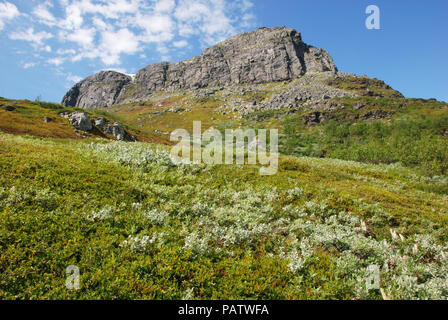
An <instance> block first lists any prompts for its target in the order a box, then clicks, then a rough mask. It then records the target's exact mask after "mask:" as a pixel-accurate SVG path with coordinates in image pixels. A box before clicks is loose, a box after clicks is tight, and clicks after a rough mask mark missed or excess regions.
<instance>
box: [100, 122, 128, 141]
mask: <svg viewBox="0 0 448 320" xmlns="http://www.w3.org/2000/svg"><path fill="white" fill-rule="evenodd" d="M94 123H95V126H96V127H97V128H98V129H100V130H101V131H103V132H104V133H107V134H111V135H113V136H114V137H115V138H116V139H117V140H118V141H136V139H135V137H133V136H131V135H130V134H129V133H127V132H126V130H124V128H123V126H122V125H121V124H120V123H118V122H114V123H113V124H110V123H109V122H108V121H107V119H106V118H103V117H100V118H95V120H94Z"/></svg>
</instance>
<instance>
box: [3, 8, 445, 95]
mask: <svg viewBox="0 0 448 320" xmlns="http://www.w3.org/2000/svg"><path fill="white" fill-rule="evenodd" d="M368 5H376V6H378V7H379V8H380V10H381V15H380V17H381V29H380V30H368V29H367V28H366V27H365V20H366V18H367V16H368V15H367V14H366V13H365V11H366V7H367V6H368ZM447 12H448V1H446V0H431V1H417V0H393V1H391V0H370V1H364V0H338V1H334V0H313V1H311V0H306V1H305V0H276V1H272V0H107V1H106V0H54V1H50V0H8V1H5V0H0V41H1V43H2V50H0V68H1V75H0V96H3V97H7V98H26V99H30V100H34V99H35V98H36V97H38V96H40V98H41V99H42V100H46V101H53V102H60V100H61V99H62V96H63V95H64V94H65V92H66V91H67V90H68V89H69V88H70V87H71V86H72V85H73V84H74V83H76V82H77V81H79V80H81V79H83V78H85V77H87V76H89V75H91V74H93V73H95V72H98V71H100V70H117V71H121V72H124V73H128V74H132V73H135V72H136V71H138V70H139V69H141V68H142V67H144V66H146V65H148V64H151V63H155V62H159V61H179V60H184V59H186V58H189V57H191V56H194V55H199V54H200V53H201V51H202V49H204V48H205V47H208V46H210V45H212V44H214V43H216V42H218V41H220V40H222V39H224V38H227V37H229V36H231V35H233V34H236V33H239V32H243V31H250V30H252V29H255V28H257V27H262V26H267V27H273V26H282V25H285V26H288V27H292V28H295V29H296V30H298V31H300V32H301V33H302V37H303V40H304V41H305V42H306V43H308V44H311V45H314V46H317V47H321V48H324V49H326V50H328V51H329V52H330V54H331V55H332V57H333V58H334V60H335V63H336V65H337V66H338V68H339V70H340V71H343V72H353V73H357V74H366V75H368V76H371V77H376V78H379V79H382V80H384V81H386V83H388V84H390V85H391V86H392V87H394V88H395V89H397V90H399V91H401V92H402V93H403V94H405V95H406V96H409V97H422V98H437V99H439V100H443V101H448V90H447V89H448V81H447V76H448V59H447V52H448V41H447V31H448V19H446V16H447Z"/></svg>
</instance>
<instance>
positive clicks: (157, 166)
mask: <svg viewBox="0 0 448 320" xmlns="http://www.w3.org/2000/svg"><path fill="white" fill-rule="evenodd" d="M346 80H347V79H346ZM331 85H333V86H336V87H339V88H343V89H344V90H348V91H353V92H356V93H357V94H360V96H357V97H342V98H334V99H331V100H330V101H328V102H327V104H326V105H325V106H323V107H322V108H321V109H316V108H314V109H313V110H311V109H309V108H307V107H306V106H302V107H301V108H298V109H297V110H294V112H291V109H290V108H285V109H279V110H254V111H253V112H250V113H248V114H241V113H239V111H238V110H235V111H233V110H230V111H229V110H227V109H225V108H223V105H224V104H225V103H228V102H225V101H223V96H222V94H223V91H221V92H220V91H217V92H215V93H212V94H210V95H208V96H206V97H196V96H195V95H194V94H192V93H191V92H184V91H177V92H173V93H172V94H171V95H170V94H166V93H161V94H158V95H157V96H154V101H148V102H145V103H131V104H125V105H117V106H113V107H110V108H108V109H93V110H87V111H86V110H82V111H83V112H87V113H88V115H89V116H90V117H91V118H95V117H97V116H102V117H106V118H107V119H110V120H113V121H119V122H120V123H122V124H123V125H124V126H125V127H126V129H127V130H128V131H129V132H131V133H132V134H133V135H134V136H135V137H137V139H138V140H139V141H140V142H135V143H125V142H117V141H111V140H113V137H111V136H107V135H102V134H100V133H99V132H97V131H95V130H93V131H92V132H89V133H85V134H83V135H81V136H80V135H79V134H77V132H76V131H74V130H73V127H72V126H71V125H70V124H69V123H68V120H67V119H63V118H61V117H59V114H60V113H61V112H67V111H81V110H80V109H76V108H67V107H63V106H61V105H57V104H48V103H45V102H40V101H36V102H30V101H25V100H22V101H11V100H7V99H0V105H1V108H0V130H1V133H0V252H1V254H0V298H1V299H37V298H40V299H446V298H447V297H448V270H447V269H448V259H447V255H448V196H447V194H448V177H447V163H448V143H447V139H448V138H447V135H448V116H447V110H448V108H447V104H445V103H442V102H438V101H434V100H421V99H406V98H404V97H402V96H400V95H397V94H394V93H393V92H391V89H389V88H387V87H384V85H383V84H382V83H378V84H377V83H376V82H372V83H367V84H365V83H363V82H362V81H361V83H359V82H358V81H357V80H350V79H348V80H347V82H344V81H342V80H334V82H331ZM366 85H367V86H368V87H370V88H371V89H369V90H370V91H369V92H365V86H366ZM376 85H378V86H379V89H375V86H376ZM285 86H287V84H284V83H270V84H263V85H260V87H259V88H262V90H259V91H257V92H255V93H245V94H242V95H241V96H238V97H236V98H235V97H234V98H235V99H243V101H245V100H244V99H247V101H245V102H250V101H254V100H253V99H255V101H256V102H257V103H258V102H260V103H262V102H263V101H264V99H268V98H269V97H270V96H271V95H273V94H274V93H275V92H276V91H277V90H280V89H281V88H283V87H285ZM363 92H364V93H363ZM372 92H373V93H372ZM224 93H225V92H224ZM376 93H378V94H379V95H381V96H376ZM389 93H390V94H389ZM226 99H229V98H228V97H227V98H226ZM7 106H12V107H13V108H6V107H7ZM329 106H330V108H329ZM331 106H334V107H331ZM6 109H8V110H6ZM182 109H183V110H182ZM166 110H171V111H166ZM181 110H182V111H181ZM315 112H319V117H314V118H310V116H309V115H310V113H315ZM44 117H49V118H51V119H52V120H51V121H49V122H48V123H47V122H44V121H43V118H44ZM310 119H313V120H312V121H311V120H310ZM316 119H318V120H316ZM193 120H197V121H202V122H203V127H204V129H207V128H209V127H211V126H213V127H215V128H217V129H218V130H222V131H224V130H225V129H226V128H245V127H247V128H256V129H257V128H266V129H269V128H278V129H279V131H280V153H281V155H280V158H279V172H278V173H277V174H276V175H274V176H262V175H260V174H259V167H258V166H257V165H205V164H196V165H186V164H182V163H178V162H176V161H173V158H172V156H171V153H170V150H171V145H170V143H169V135H167V134H166V133H167V132H168V133H169V132H171V131H172V129H176V128H185V129H187V130H191V129H192V124H193ZM148 142H149V143H148ZM70 265H74V266H77V267H78V268H79V270H80V275H81V278H80V289H79V290H67V289H66V286H65V280H66V277H67V275H66V273H65V270H66V268H67V266H70ZM370 266H377V267H378V269H379V278H380V282H379V288H377V289H371V290H368V286H367V285H366V281H367V280H368V278H369V276H370V274H369V267H370Z"/></svg>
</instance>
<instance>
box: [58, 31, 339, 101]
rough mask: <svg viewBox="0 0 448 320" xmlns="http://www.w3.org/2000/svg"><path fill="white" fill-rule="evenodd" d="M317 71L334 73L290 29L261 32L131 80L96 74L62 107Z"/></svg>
mask: <svg viewBox="0 0 448 320" xmlns="http://www.w3.org/2000/svg"><path fill="white" fill-rule="evenodd" d="M318 72H334V73H336V72H337V68H336V66H335V65H334V63H333V59H332V58H331V57H330V55H329V54H328V52H326V51H325V50H322V49H317V48H315V47H312V46H309V45H307V44H305V43H304V42H303V41H302V38H301V35H300V33H298V32H297V31H295V30H294V29H290V28H285V27H280V28H261V29H258V30H255V31H253V32H249V33H243V34H239V35H236V36H234V37H232V38H229V39H227V40H225V41H223V42H221V43H219V44H217V45H215V46H212V47H210V48H208V49H205V50H204V51H203V53H202V55H201V56H199V57H194V58H191V59H188V60H186V61H183V62H177V63H166V62H164V63H157V64H153V65H149V66H147V67H145V68H143V69H142V70H140V71H139V72H138V73H137V74H136V76H135V79H132V78H131V77H129V76H126V75H124V74H120V73H117V72H112V71H108V72H100V73H98V74H96V75H93V76H91V77H89V78H87V79H85V80H83V81H82V82H80V83H78V84H76V85H75V86H74V87H73V88H72V89H71V90H70V91H69V92H68V93H67V94H66V95H65V97H64V99H63V101H62V104H64V105H66V106H73V107H80V108H85V109H87V108H103V107H108V106H111V105H113V104H117V103H120V102H123V101H126V102H132V101H141V100H145V98H146V97H148V96H149V95H151V94H152V93H154V92H158V91H166V90H179V89H186V90H196V89H200V88H204V87H207V86H229V85H233V84H241V83H263V82H271V81H283V80H290V79H295V78H298V77H300V76H302V75H304V74H306V73H318Z"/></svg>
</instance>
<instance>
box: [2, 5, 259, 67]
mask: <svg viewBox="0 0 448 320" xmlns="http://www.w3.org/2000/svg"><path fill="white" fill-rule="evenodd" d="M252 1H253V0H58V1H48V0H41V1H34V2H33V3H34V6H33V7H32V9H31V10H30V12H29V13H25V14H23V15H21V14H20V13H19V11H18V9H17V8H16V7H15V5H13V4H11V3H9V2H0V29H2V28H3V27H4V21H6V20H10V19H13V18H15V17H17V16H21V17H22V16H23V17H22V18H23V19H24V20H26V19H28V21H24V23H22V24H21V25H23V27H22V28H20V27H17V28H14V31H13V32H12V33H10V34H9V38H10V39H12V40H24V41H28V42H30V43H31V44H32V45H33V48H35V49H36V50H38V51H41V52H42V51H46V52H47V53H46V54H47V56H46V57H42V59H45V60H44V62H46V63H47V65H48V64H50V65H54V66H61V65H64V63H66V62H70V61H71V62H79V61H83V60H86V59H87V60H91V61H92V63H93V64H96V67H110V66H115V67H119V66H120V65H121V64H122V59H123V57H125V56H134V55H135V57H136V58H137V59H146V57H154V56H156V57H157V56H158V57H159V59H162V60H164V59H168V58H170V57H172V56H173V55H176V54H179V52H180V50H179V49H181V48H185V49H191V48H194V46H191V45H190V44H191V43H196V42H199V43H200V44H201V46H203V47H205V46H208V45H211V44H214V43H216V42H218V41H220V40H222V39H224V38H226V37H229V36H232V35H234V34H236V33H238V32H241V31H246V29H248V28H251V27H252V26H253V24H254V21H255V16H254V15H253V12H252V8H253V2H252ZM50 39H51V47H50V44H49V43H47V41H49V40H50ZM52 49H54V50H52ZM182 52H184V50H182ZM48 55H50V56H48Z"/></svg>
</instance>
